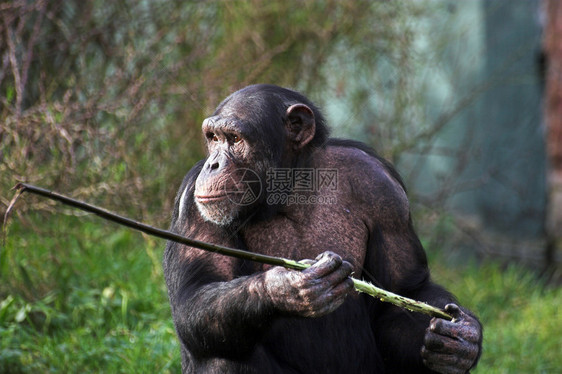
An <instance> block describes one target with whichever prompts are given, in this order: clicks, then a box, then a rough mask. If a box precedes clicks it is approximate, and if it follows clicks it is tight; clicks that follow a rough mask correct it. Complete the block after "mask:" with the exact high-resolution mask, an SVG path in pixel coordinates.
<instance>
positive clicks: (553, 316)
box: [431, 256, 562, 374]
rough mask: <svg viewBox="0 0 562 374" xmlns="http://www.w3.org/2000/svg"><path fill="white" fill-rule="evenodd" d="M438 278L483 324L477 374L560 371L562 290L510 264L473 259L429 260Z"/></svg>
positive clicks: (561, 362)
mask: <svg viewBox="0 0 562 374" xmlns="http://www.w3.org/2000/svg"><path fill="white" fill-rule="evenodd" d="M431 265H432V269H433V276H434V279H435V280H436V281H437V282H438V283H441V284H443V285H446V286H447V287H448V288H449V289H450V290H451V291H453V292H454V293H455V295H457V297H458V299H459V301H460V302H461V303H462V304H463V305H465V306H467V307H469V308H470V309H471V310H473V311H475V312H476V313H477V314H478V316H479V317H480V320H481V321H482V323H483V325H484V344H483V353H482V357H481V360H480V363H479V365H478V367H477V368H476V369H475V370H473V371H472V373H474V374H478V373H486V374H494V373H534V374H535V373H559V372H560V368H561V367H562V355H561V354H560V353H561V352H562V313H561V312H560V308H561V306H562V301H561V300H562V289H561V288H559V287H558V288H556V287H548V286H545V285H544V284H543V282H542V281H541V280H540V279H538V278H537V277H536V275H534V274H533V273H532V272H530V271H529V270H526V269H524V268H522V267H518V266H515V265H511V266H509V267H507V269H502V268H501V267H500V266H499V265H498V264H495V263H485V264H481V265H477V264H475V263H471V264H469V265H466V266H463V267H453V268H447V267H446V266H444V265H443V263H442V261H441V258H440V256H436V258H432V259H431Z"/></svg>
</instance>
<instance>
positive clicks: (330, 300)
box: [264, 252, 353, 317]
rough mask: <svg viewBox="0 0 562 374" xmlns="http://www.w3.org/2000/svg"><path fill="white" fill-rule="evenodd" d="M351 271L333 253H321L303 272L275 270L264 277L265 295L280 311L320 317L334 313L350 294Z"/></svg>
mask: <svg viewBox="0 0 562 374" xmlns="http://www.w3.org/2000/svg"><path fill="white" fill-rule="evenodd" d="M351 271H352V267H351V264H350V263H349V262H347V261H343V260H342V259H341V257H340V256H338V255H337V254H335V253H332V252H324V253H322V254H321V255H319V256H318V257H316V261H315V262H313V265H312V266H311V267H309V268H308V269H305V270H303V271H295V270H287V269H285V268H282V267H274V268H272V269H270V270H268V271H266V272H265V273H264V286H265V291H266V294H267V295H268V297H269V300H270V301H271V302H272V303H273V305H274V306H275V307H276V308H277V309H278V310H280V311H282V312H286V313H290V314H296V315H300V316H304V317H319V316H322V315H325V314H328V313H330V312H333V311H334V310H336V309H337V308H338V307H339V306H340V305H341V304H342V303H343V302H344V300H345V297H346V296H347V295H348V294H349V292H350V291H351V290H353V281H352V280H351V278H349V275H350V274H351Z"/></svg>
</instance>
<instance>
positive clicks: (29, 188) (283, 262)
mask: <svg viewBox="0 0 562 374" xmlns="http://www.w3.org/2000/svg"><path fill="white" fill-rule="evenodd" d="M14 189H16V190H18V192H17V193H18V195H17V196H19V195H20V194H21V193H23V192H30V193H33V194H36V195H40V196H43V197H46V198H49V199H51V200H56V201H58V202H61V203H63V204H66V205H70V206H72V207H75V208H78V209H81V210H84V211H87V212H90V213H94V214H96V215H98V216H100V217H101V218H103V219H106V220H108V221H112V222H115V223H118V224H120V225H123V226H127V227H129V228H132V229H134V230H137V231H141V232H144V233H145V234H148V235H152V236H156V237H159V238H162V239H166V240H171V241H174V242H177V243H181V244H185V245H188V246H190V247H194V248H199V249H203V250H205V251H210V252H215V253H219V254H221V255H225V256H231V257H236V258H240V259H243V260H250V261H256V262H260V263H263V264H269V265H274V266H283V267H285V268H288V269H295V270H304V269H306V268H308V267H310V265H309V264H304V263H302V262H298V261H294V260H289V259H286V258H282V257H274V256H267V255H262V254H259V253H253V252H249V251H244V250H241V249H235V248H228V247H224V246H220V245H215V244H210V243H206V242H202V241H200V240H195V239H190V238H187V237H185V236H182V235H178V234H176V233H173V232H171V231H169V230H162V229H158V228H155V227H153V226H149V225H146V224H144V223H141V222H138V221H134V220H132V219H129V218H126V217H122V216H119V215H117V214H115V213H112V212H109V211H107V210H105V209H102V208H99V207H97V206H94V205H91V204H88V203H85V202H82V201H79V200H75V199H72V198H70V197H67V196H64V195H61V194H59V193H56V192H52V191H49V190H46V189H44V188H40V187H36V186H33V185H30V184H26V183H19V184H17V185H16V186H15V187H14ZM14 203H15V199H12V203H11V204H10V207H9V208H8V210H10V209H11V206H12V205H13V204H14ZM351 279H352V280H353V283H354V285H355V289H356V290H357V291H359V292H364V293H366V294H368V295H371V296H373V297H375V298H378V299H380V300H381V301H384V302H389V303H392V304H394V305H396V306H399V307H401V308H405V309H408V310H410V311H413V312H419V313H424V314H428V315H430V316H432V317H439V318H443V319H446V320H449V321H450V320H452V319H453V317H452V316H451V315H449V314H448V313H446V312H444V311H443V310H442V309H439V308H436V307H434V306H431V305H429V304H426V303H424V302H421V301H416V300H412V299H409V298H406V297H403V296H400V295H397V294H395V293H392V292H389V291H386V290H383V289H381V288H378V287H376V286H374V285H373V284H371V283H368V282H365V281H362V280H358V279H355V278H351Z"/></svg>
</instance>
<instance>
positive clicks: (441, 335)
mask: <svg viewBox="0 0 562 374" xmlns="http://www.w3.org/2000/svg"><path fill="white" fill-rule="evenodd" d="M445 311H446V312H447V313H449V314H450V315H452V316H453V321H452V322H449V321H446V320H444V319H441V318H433V319H432V320H431V322H430V323H429V327H428V328H427V330H426V332H425V338H424V346H423V347H422V350H421V355H422V358H423V362H424V364H425V365H426V366H427V367H428V368H430V369H431V370H435V371H437V372H439V373H442V374H457V373H458V374H461V373H462V374H464V373H467V372H468V371H469V370H470V368H472V367H473V366H474V365H475V364H476V361H477V360H478V358H479V356H480V349H481V346H482V327H481V326H480V323H479V322H478V320H477V319H476V318H474V317H472V316H470V315H468V314H466V313H465V312H463V311H462V310H461V309H460V308H459V307H458V306H457V305H455V304H447V305H446V306H445Z"/></svg>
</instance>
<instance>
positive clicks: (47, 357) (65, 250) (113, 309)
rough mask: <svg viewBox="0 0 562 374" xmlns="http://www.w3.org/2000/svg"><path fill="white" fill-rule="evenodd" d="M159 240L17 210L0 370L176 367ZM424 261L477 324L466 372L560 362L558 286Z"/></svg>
mask: <svg viewBox="0 0 562 374" xmlns="http://www.w3.org/2000/svg"><path fill="white" fill-rule="evenodd" d="M163 247H164V243H163V242H162V241H160V240H154V239H152V238H147V237H143V236H141V235H140V234H137V233H134V232H131V231H129V230H127V229H121V228H119V227H117V226H115V225H113V224H110V223H107V222H104V221H101V220H100V219H98V218H95V217H82V218H78V217H66V216H62V215H49V216H39V215H29V216H26V217H25V220H24V221H19V220H18V219H16V218H14V219H13V220H12V221H11V223H10V225H9V230H8V235H7V238H6V242H5V245H4V246H2V248H1V252H0V372H1V373H49V372H53V373H78V372H80V373H89V372H90V373H99V372H105V373H177V372H179V371H180V357H179V348H178V344H177V341H176V337H175V333H174V329H173V325H172V321H171V318H170V311H169V306H168V300H167V296H166V289H165V285H164V279H163V277H162V270H161V264H160V260H161V255H162V249H163ZM430 262H431V266H432V269H433V277H434V279H435V280H436V281H437V282H439V283H441V284H443V285H446V286H447V288H449V289H450V290H451V291H453V293H455V294H456V295H457V296H458V298H459V300H460V302H461V303H462V304H463V305H465V306H467V307H469V308H470V309H472V310H474V311H475V312H476V313H477V314H478V315H479V316H480V318H481V320H482V322H483V324H484V327H485V333H484V352H483V355H482V359H481V362H480V365H479V366H478V368H477V369H476V370H474V371H473V373H476V374H478V373H487V374H488V373H556V372H557V371H558V370H559V368H560V367H562V355H560V352H561V348H562V347H561V339H562V330H561V329H562V327H561V326H562V313H560V311H559V308H560V306H561V302H560V300H562V290H561V289H560V288H548V287H544V286H543V285H542V283H541V282H540V281H539V280H538V279H537V278H536V277H535V276H534V275H533V274H532V273H531V272H529V271H526V270H524V269H522V268H518V267H515V266H512V267H509V268H507V269H505V270H502V269H501V268H500V267H499V266H498V265H496V264H493V263H486V264H482V265H477V264H476V263H469V264H467V265H463V266H454V267H451V266H446V265H445V263H446V261H444V259H443V256H441V255H438V254H432V255H431V257H430Z"/></svg>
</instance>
